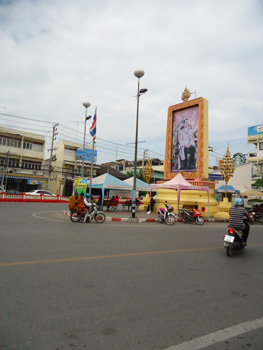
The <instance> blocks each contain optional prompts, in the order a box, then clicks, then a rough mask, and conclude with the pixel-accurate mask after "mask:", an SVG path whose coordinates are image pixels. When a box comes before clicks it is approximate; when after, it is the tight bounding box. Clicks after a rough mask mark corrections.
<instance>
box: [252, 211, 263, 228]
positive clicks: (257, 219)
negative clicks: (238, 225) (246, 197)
mask: <svg viewBox="0 0 263 350" xmlns="http://www.w3.org/2000/svg"><path fill="white" fill-rule="evenodd" d="M248 214H249V215H250V216H251V217H252V218H253V220H254V223H255V224H260V225H263V217H262V216H261V215H260V214H258V213H255V212H254V211H253V209H250V210H249V212H248Z"/></svg>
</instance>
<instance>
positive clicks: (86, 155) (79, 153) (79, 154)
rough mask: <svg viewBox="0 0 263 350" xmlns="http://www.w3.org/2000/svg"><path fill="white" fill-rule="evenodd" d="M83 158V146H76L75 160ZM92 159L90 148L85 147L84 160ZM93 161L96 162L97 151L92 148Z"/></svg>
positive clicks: (89, 160)
mask: <svg viewBox="0 0 263 350" xmlns="http://www.w3.org/2000/svg"><path fill="white" fill-rule="evenodd" d="M82 158H83V148H80V147H78V148H77V152H76V160H82ZM91 159H92V149H89V148H85V151H84V161H85V162H91ZM93 162H95V163H96V162H97V151H95V150H94V155H93Z"/></svg>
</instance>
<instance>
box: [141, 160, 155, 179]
mask: <svg viewBox="0 0 263 350" xmlns="http://www.w3.org/2000/svg"><path fill="white" fill-rule="evenodd" d="M142 173H143V176H144V178H145V180H146V182H147V184H148V183H150V180H151V178H152V177H153V174H154V170H153V168H152V165H151V161H150V157H149V158H148V160H147V163H146V165H145V167H144V168H143V172H142Z"/></svg>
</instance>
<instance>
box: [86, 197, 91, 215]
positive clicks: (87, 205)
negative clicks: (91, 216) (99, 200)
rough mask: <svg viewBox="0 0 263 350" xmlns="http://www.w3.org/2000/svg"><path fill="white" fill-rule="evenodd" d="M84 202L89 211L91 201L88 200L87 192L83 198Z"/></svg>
mask: <svg viewBox="0 0 263 350" xmlns="http://www.w3.org/2000/svg"><path fill="white" fill-rule="evenodd" d="M84 204H85V207H86V208H87V209H88V211H89V213H90V209H91V202H90V194H89V193H86V196H85V198H84Z"/></svg>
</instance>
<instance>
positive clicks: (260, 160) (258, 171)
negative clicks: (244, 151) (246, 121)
mask: <svg viewBox="0 0 263 350" xmlns="http://www.w3.org/2000/svg"><path fill="white" fill-rule="evenodd" d="M247 140H248V143H250V144H251V143H252V144H254V145H255V146H256V151H255V152H251V153H249V154H248V161H249V162H250V163H252V164H253V179H254V180H256V179H259V178H263V124H261V125H256V126H251V127H249V128H248V138H247Z"/></svg>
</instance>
